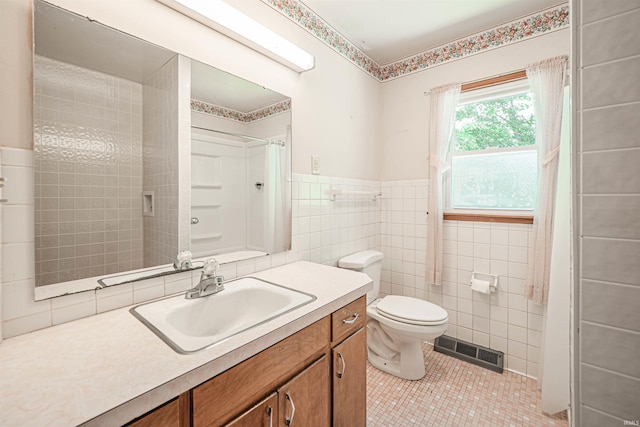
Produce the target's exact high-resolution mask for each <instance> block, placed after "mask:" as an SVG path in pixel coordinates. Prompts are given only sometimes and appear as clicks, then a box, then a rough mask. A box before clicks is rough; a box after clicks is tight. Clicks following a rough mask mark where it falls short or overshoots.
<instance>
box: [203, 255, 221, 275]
mask: <svg viewBox="0 0 640 427" xmlns="http://www.w3.org/2000/svg"><path fill="white" fill-rule="evenodd" d="M218 265H219V264H218V261H217V260H216V259H215V258H209V259H208V260H206V261H205V262H204V266H203V267H202V275H203V276H214V275H215V274H216V270H218Z"/></svg>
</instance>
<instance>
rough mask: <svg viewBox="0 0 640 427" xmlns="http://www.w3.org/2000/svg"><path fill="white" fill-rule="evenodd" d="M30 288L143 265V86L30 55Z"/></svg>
mask: <svg viewBox="0 0 640 427" xmlns="http://www.w3.org/2000/svg"><path fill="white" fill-rule="evenodd" d="M34 103H35V105H34V146H35V152H34V162H35V167H36V170H37V172H36V174H35V227H36V231H35V240H36V258H37V259H38V262H36V283H38V285H48V284H51V283H58V282H65V281H69V280H75V279H82V278H86V277H92V276H98V275H103V274H109V273H114V272H118V271H123V270H132V269H135V268H141V267H142V233H141V223H142V210H141V204H140V199H139V195H140V191H141V188H142V176H141V175H142V156H141V154H142V87H141V85H140V84H139V83H135V82H131V81H128V80H125V79H121V78H118V77H113V76H110V75H106V74H103V73H99V72H96V71H93V70H88V69H86V68H82V67H78V66H75V65H71V64H66V63H63V62H59V61H56V60H53V59H50V58H45V57H41V56H36V57H35V61H34Z"/></svg>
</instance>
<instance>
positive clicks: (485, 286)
mask: <svg viewBox="0 0 640 427" xmlns="http://www.w3.org/2000/svg"><path fill="white" fill-rule="evenodd" d="M471 290H472V291H476V292H480V293H481V294H490V293H491V283H489V281H488V280H480V279H476V278H475V277H474V278H473V279H471Z"/></svg>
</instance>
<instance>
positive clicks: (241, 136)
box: [191, 126, 284, 147]
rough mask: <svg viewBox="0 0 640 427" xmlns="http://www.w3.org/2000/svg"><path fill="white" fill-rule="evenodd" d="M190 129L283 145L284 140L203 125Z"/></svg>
mask: <svg viewBox="0 0 640 427" xmlns="http://www.w3.org/2000/svg"><path fill="white" fill-rule="evenodd" d="M191 129H199V130H206V131H209V132H215V133H221V134H223V135H229V136H235V137H238V138H244V139H250V140H252V141H259V142H266V143H267V144H278V145H281V146H283V147H284V141H282V140H279V139H265V138H258V137H255V136H249V135H242V134H239V133H232V132H225V131H222V130H216V129H208V128H203V127H199V126H191Z"/></svg>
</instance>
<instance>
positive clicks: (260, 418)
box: [227, 393, 278, 427]
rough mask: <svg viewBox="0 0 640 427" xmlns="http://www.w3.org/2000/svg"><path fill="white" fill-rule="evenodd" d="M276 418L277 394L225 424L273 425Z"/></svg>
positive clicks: (234, 426) (232, 426)
mask: <svg viewBox="0 0 640 427" xmlns="http://www.w3.org/2000/svg"><path fill="white" fill-rule="evenodd" d="M277 419H278V395H277V394H276V393H273V394H271V395H270V396H269V397H267V398H266V399H264V400H263V401H262V402H260V403H258V404H257V405H256V406H254V407H253V408H251V409H249V410H248V411H247V412H245V413H244V414H242V415H240V416H239V417H238V418H236V419H235V420H233V421H231V422H230V423H229V424H227V427H275V426H276V424H275V423H274V420H277Z"/></svg>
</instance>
